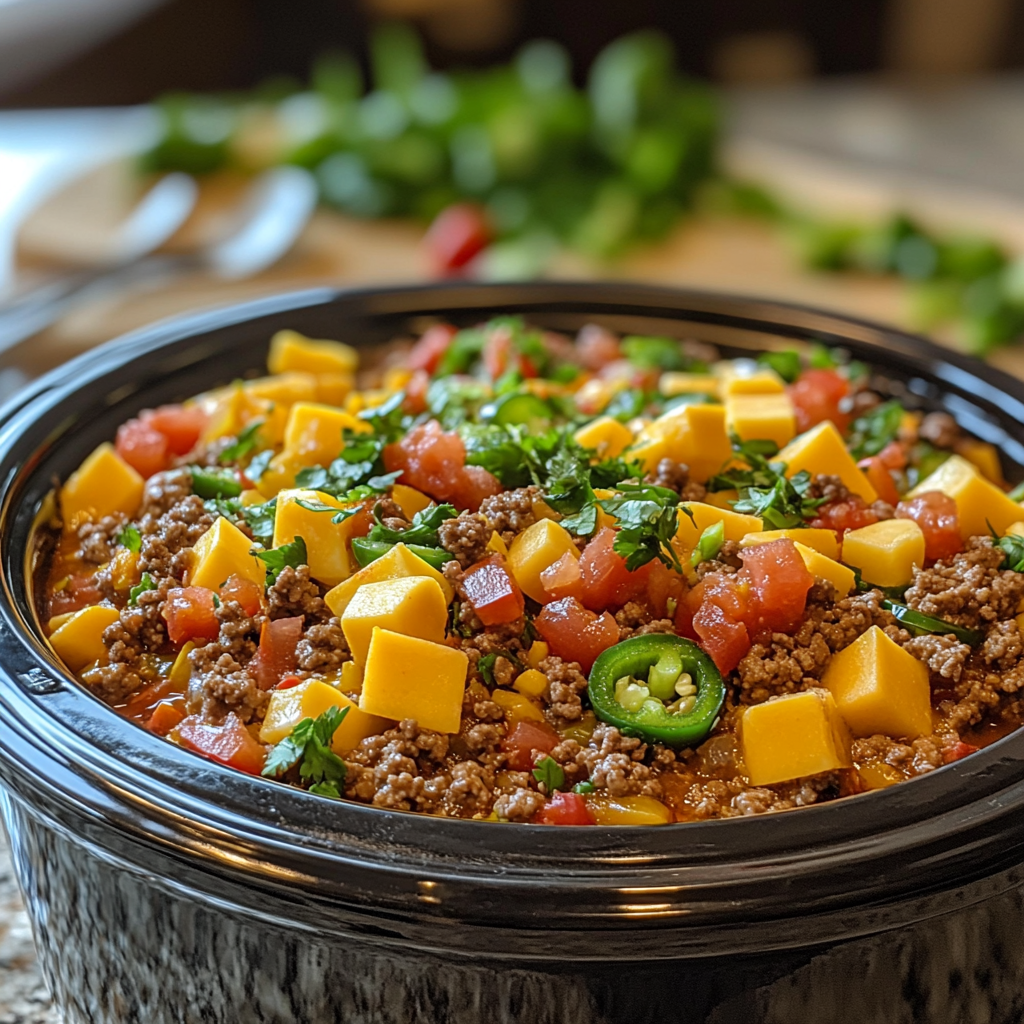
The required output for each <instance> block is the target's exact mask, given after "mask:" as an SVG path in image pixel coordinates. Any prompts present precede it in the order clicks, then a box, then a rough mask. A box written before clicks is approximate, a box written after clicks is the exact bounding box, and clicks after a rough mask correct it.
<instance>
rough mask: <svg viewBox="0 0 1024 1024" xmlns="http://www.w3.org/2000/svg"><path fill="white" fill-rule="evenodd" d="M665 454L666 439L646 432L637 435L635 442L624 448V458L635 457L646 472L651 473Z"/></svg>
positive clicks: (666, 450)
mask: <svg viewBox="0 0 1024 1024" xmlns="http://www.w3.org/2000/svg"><path fill="white" fill-rule="evenodd" d="M667 455H668V441H667V440H666V439H665V438H664V437H661V436H654V435H652V434H649V433H647V432H644V433H642V434H641V435H639V436H638V437H637V439H636V443H635V444H634V445H633V446H632V447H630V448H628V449H627V450H626V458H627V459H635V460H636V461H637V462H639V463H640V464H641V465H642V466H643V467H644V470H645V471H646V472H648V473H653V472H654V471H655V470H656V469H657V468H658V463H659V462H661V460H662V459H664V458H666V457H667Z"/></svg>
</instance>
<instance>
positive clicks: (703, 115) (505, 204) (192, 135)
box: [144, 24, 719, 277]
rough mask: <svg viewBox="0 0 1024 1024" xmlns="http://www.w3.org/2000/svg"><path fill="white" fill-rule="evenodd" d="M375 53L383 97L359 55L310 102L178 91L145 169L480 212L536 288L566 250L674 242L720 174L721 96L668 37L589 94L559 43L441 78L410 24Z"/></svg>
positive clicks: (344, 203)
mask: <svg viewBox="0 0 1024 1024" xmlns="http://www.w3.org/2000/svg"><path fill="white" fill-rule="evenodd" d="M371 57H372V61H371V63H372V82H370V83H369V85H368V86H367V84H366V83H364V82H363V80H362V75H361V73H360V70H359V67H358V65H357V64H356V62H355V61H354V60H353V59H351V58H350V57H347V56H334V57H331V58H327V59H324V60H321V61H320V62H319V64H318V65H317V66H316V68H315V70H314V73H313V76H312V82H311V87H310V88H309V89H299V88H297V87H296V86H295V85H294V84H293V85H290V86H289V85H287V84H280V83H279V84H277V85H275V84H271V85H268V86H266V87H264V88H262V89H260V90H257V91H255V92H253V93H251V94H246V95H233V96H218V97H213V96H196V95H181V94H177V95H170V96H165V97H164V98H162V99H161V100H160V101H159V102H158V108H159V110H160V112H161V114H162V118H163V126H164V130H163V136H162V138H161V139H160V141H159V142H158V143H157V144H156V146H155V147H154V148H153V149H152V150H151V151H150V152H149V153H148V154H147V155H146V156H145V159H144V166H145V168H146V169H147V170H159V171H164V170H183V171H187V172H190V173H195V174H201V173H204V172H208V171H212V170H217V169H220V168H224V167H231V168H236V169H241V170H245V171H257V170H260V169H263V168H265V167H268V166H273V165H275V164H279V163H290V164H298V165H301V166H303V167H307V168H309V169H310V170H311V171H313V173H314V174H315V175H316V177H317V180H318V182H319V185H320V190H321V196H322V199H323V201H324V202H325V203H327V204H328V205H330V206H334V207H336V208H338V209H340V210H343V211H345V212H346V213H349V214H354V215H356V216H360V217H384V216H413V217H417V218H421V219H423V220H432V219H433V218H434V217H435V216H436V215H437V214H438V213H439V212H440V211H442V210H444V209H445V208H446V207H449V206H450V205H451V204H453V203H456V202H459V201H466V200H471V201H474V202H476V203H478V204H480V206H481V208H482V209H483V210H484V211H485V213H486V218H487V221H488V224H489V229H490V238H489V240H490V241H492V242H493V244H492V245H491V246H490V248H489V249H488V250H487V253H486V254H485V259H486V261H488V262H489V264H490V267H489V269H490V271H491V273H490V275H489V276H523V277H525V276H531V275H532V274H535V273H537V272H539V271H540V270H542V269H543V266H544V264H545V263H546V262H547V260H548V258H549V257H550V256H551V255H552V254H553V252H554V251H556V250H557V248H559V247H568V248H570V249H573V250H576V251H578V252H581V253H583V254H585V255H587V256H591V257H596V258H608V257H613V256H615V255H617V254H618V253H620V252H622V251H623V250H624V249H626V248H628V247H629V246H630V245H631V244H634V243H637V242H642V241H647V240H652V239H656V238H658V237H661V236H663V235H664V234H666V233H667V232H668V231H669V230H670V229H671V228H672V227H673V225H674V224H675V223H676V221H677V220H678V218H679V216H680V215H681V214H682V213H683V212H684V211H685V210H686V209H687V207H688V206H690V205H691V202H692V199H693V195H694V190H695V187H696V186H697V185H698V184H700V183H701V182H702V181H704V180H705V179H707V178H708V177H709V176H710V175H711V173H712V169H713V163H714V154H715V148H716V137H717V131H718V123H719V115H718V108H717V104H716V100H715V95H714V93H713V92H712V91H711V90H709V89H708V88H707V87H705V86H702V85H700V84H697V83H695V82H692V81H689V80H687V79H684V78H683V77H681V76H680V75H679V74H678V73H677V72H676V71H675V70H674V67H673V53H672V47H671V44H670V43H669V41H668V40H667V39H666V38H665V37H664V36H662V35H660V34H657V33H654V32H639V33H636V34H633V35H629V36H625V37H623V38H621V39H618V40H616V41H615V42H613V43H612V44H610V45H609V46H608V47H607V48H606V49H605V50H604V51H603V52H602V53H601V54H600V55H599V56H598V57H597V59H596V60H595V62H594V64H593V66H592V68H591V69H590V73H589V78H588V81H587V86H586V89H583V90H581V89H578V88H576V87H575V86H574V84H573V82H572V78H571V68H570V64H569V58H568V55H567V54H566V52H565V51H564V50H563V49H562V47H561V46H559V45H558V44H557V43H554V42H551V41H536V42H532V43H529V44H527V45H526V46H524V47H523V49H522V50H520V52H519V53H518V54H517V56H516V57H515V59H514V60H513V61H512V62H511V63H510V64H508V65H503V66H497V67H493V68H489V69H487V70H469V71H457V72H451V73H442V72H437V71H433V70H431V69H430V68H429V67H428V66H427V63H426V61H425V59H424V56H423V51H422V47H421V45H420V41H419V39H418V37H417V36H416V34H415V33H414V31H413V30H412V29H410V28H408V27H406V26H404V25H401V24H392V25H386V26H383V27H381V28H380V29H378V31H377V32H376V34H375V36H374V37H373V40H372V46H371ZM487 270H488V267H485V268H484V272H485V275H486V274H487Z"/></svg>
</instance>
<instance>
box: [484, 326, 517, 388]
mask: <svg viewBox="0 0 1024 1024" xmlns="http://www.w3.org/2000/svg"><path fill="white" fill-rule="evenodd" d="M515 357H516V353H515V351H514V350H513V348H512V332H511V330H509V328H508V327H505V326H500V327H496V328H494V329H493V330H491V332H490V334H489V335H488V337H487V341H486V342H485V343H484V351H483V356H482V359H483V364H484V369H485V370H486V371H487V375H488V376H489V377H490V378H491V380H497V379H498V378H499V377H500V376H501V375H502V374H503V373H504V372H505V371H506V370H508V369H510V367H511V365H512V364H513V363H515V362H516V358H515Z"/></svg>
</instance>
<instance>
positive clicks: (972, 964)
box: [0, 283, 1024, 1024]
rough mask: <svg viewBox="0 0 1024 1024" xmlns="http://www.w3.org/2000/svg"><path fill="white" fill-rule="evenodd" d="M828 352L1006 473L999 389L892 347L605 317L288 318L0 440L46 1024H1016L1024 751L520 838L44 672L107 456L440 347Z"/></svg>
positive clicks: (431, 294) (328, 302)
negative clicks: (226, 398) (124, 426)
mask: <svg viewBox="0 0 1024 1024" xmlns="http://www.w3.org/2000/svg"><path fill="white" fill-rule="evenodd" d="M498 312H521V313H523V314H525V315H526V316H527V317H529V318H530V319H531V320H532V321H534V322H537V323H540V324H543V325H547V326H550V327H553V328H562V329H567V330H574V329H576V328H578V327H579V326H580V325H582V324H583V323H586V322H588V321H596V322H600V323H604V324H606V325H608V326H609V327H611V328H614V329H616V330H623V331H630V332H645V333H662V334H670V335H674V336H677V337H681V338H697V339H702V340H706V341H711V342H714V343H715V344H718V345H719V346H721V347H722V348H723V351H725V352H726V353H727V354H731V355H735V354H740V353H742V352H743V351H749V350H752V349H763V348H765V347H772V346H776V347H778V346H782V345H787V344H788V345H791V344H792V343H793V339H797V340H801V339H802V340H805V341H806V340H813V339H816V340H819V341H822V342H824V343H826V344H835V345H841V346H843V347H844V348H846V349H848V350H849V351H850V352H851V353H852V355H853V356H854V357H855V358H858V359H862V360H864V361H865V362H866V363H868V364H869V365H871V366H873V367H876V368H878V369H879V370H881V371H884V373H885V374H886V375H887V376H888V378H889V379H890V381H891V390H892V391H893V392H894V393H897V394H900V395H901V396H902V397H904V399H905V400H907V401H909V402H916V403H918V404H920V405H922V406H923V407H930V408H942V407H944V408H947V409H949V410H950V411H951V412H953V413H954V414H955V415H956V416H957V417H958V419H959V420H960V422H961V423H962V424H964V425H965V426H966V427H967V428H968V429H969V430H971V431H972V432H973V433H975V434H976V435H977V436H979V437H982V438H984V439H986V440H991V441H994V442H995V443H997V444H999V445H1000V447H1001V448H1002V450H1003V452H1004V454H1005V457H1006V469H1007V472H1008V473H1009V474H1011V475H1012V476H1016V477H1019V476H1020V475H1021V469H1020V467H1021V466H1022V465H1024V426H1022V425H1021V424H1022V422H1024V404H1022V402H1024V384H1021V382H1019V381H1017V380H1013V379H1011V378H1009V377H1007V376H1006V375H1004V374H1001V373H999V372H998V371H996V370H993V369H990V368H988V367H985V366H983V365H980V364H978V363H975V362H972V361H970V360H968V359H965V358H961V357H959V356H956V355H953V354H951V353H949V352H947V351H944V350H940V349H938V348H936V347H935V346H933V345H931V344H929V343H927V342H925V341H923V340H921V339H918V338H914V337H911V336H908V335H905V334H900V333H897V332H894V331H891V330H887V329H885V328H881V327H877V326H873V325H871V324H867V323H862V322H860V321H855V320H851V319H847V318H844V317H839V316H834V315H830V314H827V313H821V312H815V311H812V310H807V309H800V308H795V307H791V306H785V305H780V304H778V303H773V302H766V301H758V300H751V299H739V298H731V297H724V296H715V295H707V294H698V293H688V292H680V291H669V290H663V289H656V288H648V287H643V286H638V285H630V284H622V285H615V284H562V283H551V284H528V285H507V286H471V285H461V284H460V285H444V286H440V287H430V288H405V289H394V290H380V291H365V292H335V291H328V290H317V291H311V292H304V293H300V294H293V295H286V296H283V297H280V298H271V299H265V300H260V301H257V302H252V303H248V304H246V305H243V306H237V307H234V308H231V309H227V310H220V311H215V312H210V313H203V314H200V315H196V316H192V317H189V318H185V319H179V320H175V321H172V322H168V323H164V324H159V325H157V326H155V327H152V328H149V329H146V330H143V331H139V332H136V333H134V334H132V335H130V336H128V337H126V338H123V339H121V340H120V341H119V342H116V343H114V344H112V345H109V346H106V347H104V348H102V349H100V350H98V351H95V352H92V353H89V354H87V355H85V356H83V357H81V358H80V359H78V360H76V361H75V362H73V363H71V364H69V365H67V366H65V367H63V368H62V369H60V370H58V371H56V372H54V373H53V374H51V375H50V376H48V377H47V378H45V379H44V380H42V381H40V382H39V383H38V384H36V385H34V386H33V387H32V389H31V391H30V392H28V393H26V394H24V395H23V396H22V397H21V398H20V399H19V400H17V401H16V402H15V403H13V404H11V405H8V406H7V407H6V408H5V409H4V410H2V411H0V479H2V480H3V498H2V507H0V516H2V522H0V567H2V584H3V593H2V596H0V783H2V795H0V801H2V812H3V818H4V821H5V823H6V827H7V831H8V834H9V837H10V841H11V846H12V849H13V854H14V860H15V864H16V868H17V874H18V877H19V880H20V883H21V886H22V889H23V891H24V894H25V898H26V902H27V905H28V909H29V913H30V915H31V918H32V922H33V926H34V929H35V936H36V942H37V945H38V948H39V953H40V957H41V961H42V965H43V969H44V971H45V974H46V978H47V980H48V982H49V984H50V986H51V988H52V991H53V994H54V997H55V999H56V1001H57V1003H58V1005H59V1006H60V1007H61V1009H62V1010H63V1011H64V1013H65V1016H66V1021H67V1022H68V1024H114V1022H118V1024H120V1022H133V1024H134V1022H138V1024H199V1022H210V1024H214V1022H216V1024H255V1022H275V1024H327V1022H345V1024H356V1022H359V1024H363V1022H366V1024H371V1022H372V1024H378V1022H379V1024H385V1022H386V1024H421V1022H422V1024H426V1022H450V1024H504V1022H510V1021H521V1022H528V1024H598V1022H600V1024H647V1022H651V1024H655V1022H656V1024H672V1022H680V1024H682V1022H686V1024H690V1022H704V1021H707V1022H709V1024H710V1022H714V1024H731V1022H744V1024H745V1022H766V1024H767V1022H771V1024H797V1022H799V1024H846V1022H849V1024H902V1022H920V1021H927V1022H930V1024H944V1022H954V1021H955V1022H982V1021H984V1022H987V1024H1001V1022H1006V1024H1010V1022H1018V1021H1020V1020H1021V1019H1022V1018H1024V942H1022V936H1024V900H1022V885H1024V867H1022V865H1024V762H1022V757H1024V735H1011V736H1008V737H1006V738H1005V739H1003V740H1001V741H999V742H997V743H995V744H993V745H992V746H990V747H987V748H986V749H984V750H983V751H981V752H980V753H977V754H974V755H972V756H971V757H968V758H966V759H965V760H963V761H960V762H957V763H955V764H952V765H950V766H948V767H945V768H941V769H939V770H938V771H935V772H933V773H931V774H930V775H927V776H925V777H923V778H920V779H917V780H915V781H913V782H910V783H907V784H905V785H900V786H895V787H893V788H890V789H887V790H883V791H879V792H873V793H868V794H865V795H862V796H858V797H854V798H850V799H846V800H842V801H838V802H834V803H830V804H827V805H824V806H820V807H810V808H806V809H803V810H799V811H793V812H789V813H784V814H777V815H768V816H763V817H756V818H744V819H731V820H726V821H715V822H705V823H695V824H679V825H669V826H663V827H658V828H617V829H612V828H603V827H593V828H561V829H560V828H545V827H541V826H530V825H516V826H503V825H496V824H491V823H485V822H473V821H458V820H446V819H440V818H431V817H424V816H418V815H413V814H402V813H395V812H390V811H385V810H377V809H375V808H371V807H366V806H360V805H356V804H350V803H339V802H335V801H331V800H327V799H323V798H320V797H316V796H311V795H309V794H306V793H302V792H297V791H295V790H292V789H286V788H284V787H282V786H280V785H277V784H274V783H271V782H268V781H264V780H261V779H255V778H251V777H249V776H245V775H242V774H240V773H236V772H233V771H230V770H228V769H226V768H222V767H220V766H218V765H215V764H213V763H211V762H209V761H205V760H203V759H201V758H199V757H197V756H194V755H192V754H189V753H187V752H185V751H183V750H180V749H178V748H177V747H175V746H173V745H171V744H169V743H166V742H164V741H163V740H160V739H158V738H156V737H154V736H152V735H150V734H149V733H148V732H146V731H145V730H143V729H141V728H138V727H137V726H135V725H132V724H130V723H128V722H126V721H124V720H122V719H121V718H119V717H118V716H117V715H116V714H115V713H113V712H112V711H110V710H109V709H108V708H106V707H105V706H103V705H102V704H101V703H100V702H98V701H97V700H95V699H94V698H93V697H92V696H90V695H89V694H88V693H87V692H86V691H85V690H84V689H83V688H81V687H80V686H79V685H78V684H77V683H76V682H75V681H74V680H73V679H72V678H71V677H69V675H68V674H67V673H66V672H65V671H64V670H62V668H61V667H60V665H58V664H57V662H56V661H55V659H54V657H53V655H52V654H51V653H50V652H49V650H48V648H47V646H46V645H45V643H43V641H42V640H41V639H40V634H39V631H38V626H37V623H36V621H35V618H34V615H33V611H32V603H31V598H30V594H29V593H28V584H27V582H26V580H27V579H28V574H27V569H26V558H27V554H26V553H27V551H28V547H29V538H30V534H31V530H32V524H33V518H34V516H35V515H36V513H37V510H38V509H39V507H40V503H41V502H42V500H43V499H44V496H45V495H46V493H47V492H48V491H49V490H50V488H51V487H52V484H53V480H54V479H55V478H64V477H66V475H67V474H68V473H69V472H70V471H71V470H72V469H74V468H75V467H76V466H77V465H78V463H79V462H80V461H81V460H82V458H83V457H84V456H85V455H86V454H87V453H88V452H89V451H90V450H91V449H92V448H93V447H94V446H95V445H96V444H97V443H98V442H100V441H101V440H105V439H109V438H110V437H112V436H113V434H114V431H115V429H116V427H117V425H118V424H119V423H120V422H122V421H123V420H124V419H126V418H128V417H129V416H132V415H134V414H135V413H136V412H137V410H139V409H140V408H143V407H146V406H154V405H158V404H161V403H166V402H172V401H176V400H180V399H183V398H185V397H187V396H189V395H191V394H194V393H196V392H198V391H201V390H205V389H207V388H209V387H212V386H214V385H217V384H223V383H226V382H228V381H230V380H232V379H233V378H236V377H238V376H239V375H242V374H245V373H246V372H250V371H253V370H255V369H256V368H258V367H260V366H261V365H262V362H263V359H264V356H265V352H266V347H267V342H268V339H269V338H270V336H271V334H272V333H273V332H274V331H276V330H278V329H279V328H283V327H293V328H296V329H298V330H300V331H302V332H304V333H307V334H309V335H312V336H314V337H334V338H342V339H344V340H346V341H350V342H355V343H357V344H365V345H372V344H374V343H377V342H382V341H384V340H386V339H388V338H390V337H392V336H394V335H395V334H398V333H401V332H403V331H406V330H408V329H409V328H410V327H415V326H416V324H417V322H423V320H424V319H425V318H429V317H434V316H441V317H444V318H447V319H450V320H453V321H454V322H456V323H461V324H469V323H473V322H477V321H479V320H481V319H482V318H484V317H487V316H489V315H491V314H494V313H498Z"/></svg>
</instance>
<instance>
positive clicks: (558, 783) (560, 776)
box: [533, 755, 565, 793]
mask: <svg viewBox="0 0 1024 1024" xmlns="http://www.w3.org/2000/svg"><path fill="white" fill-rule="evenodd" d="M533 777H534V778H535V779H536V780H537V781H538V782H539V783H541V784H542V785H544V786H546V787H547V791H548V792H549V793H554V791H555V790H556V789H560V788H561V787H562V786H564V785H565V772H564V771H562V766H561V765H560V764H559V763H558V762H557V761H556V760H555V759H554V758H553V757H551V756H550V755H549V756H547V757H543V758H541V759H540V760H539V761H538V762H537V767H536V768H534V769H533Z"/></svg>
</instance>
